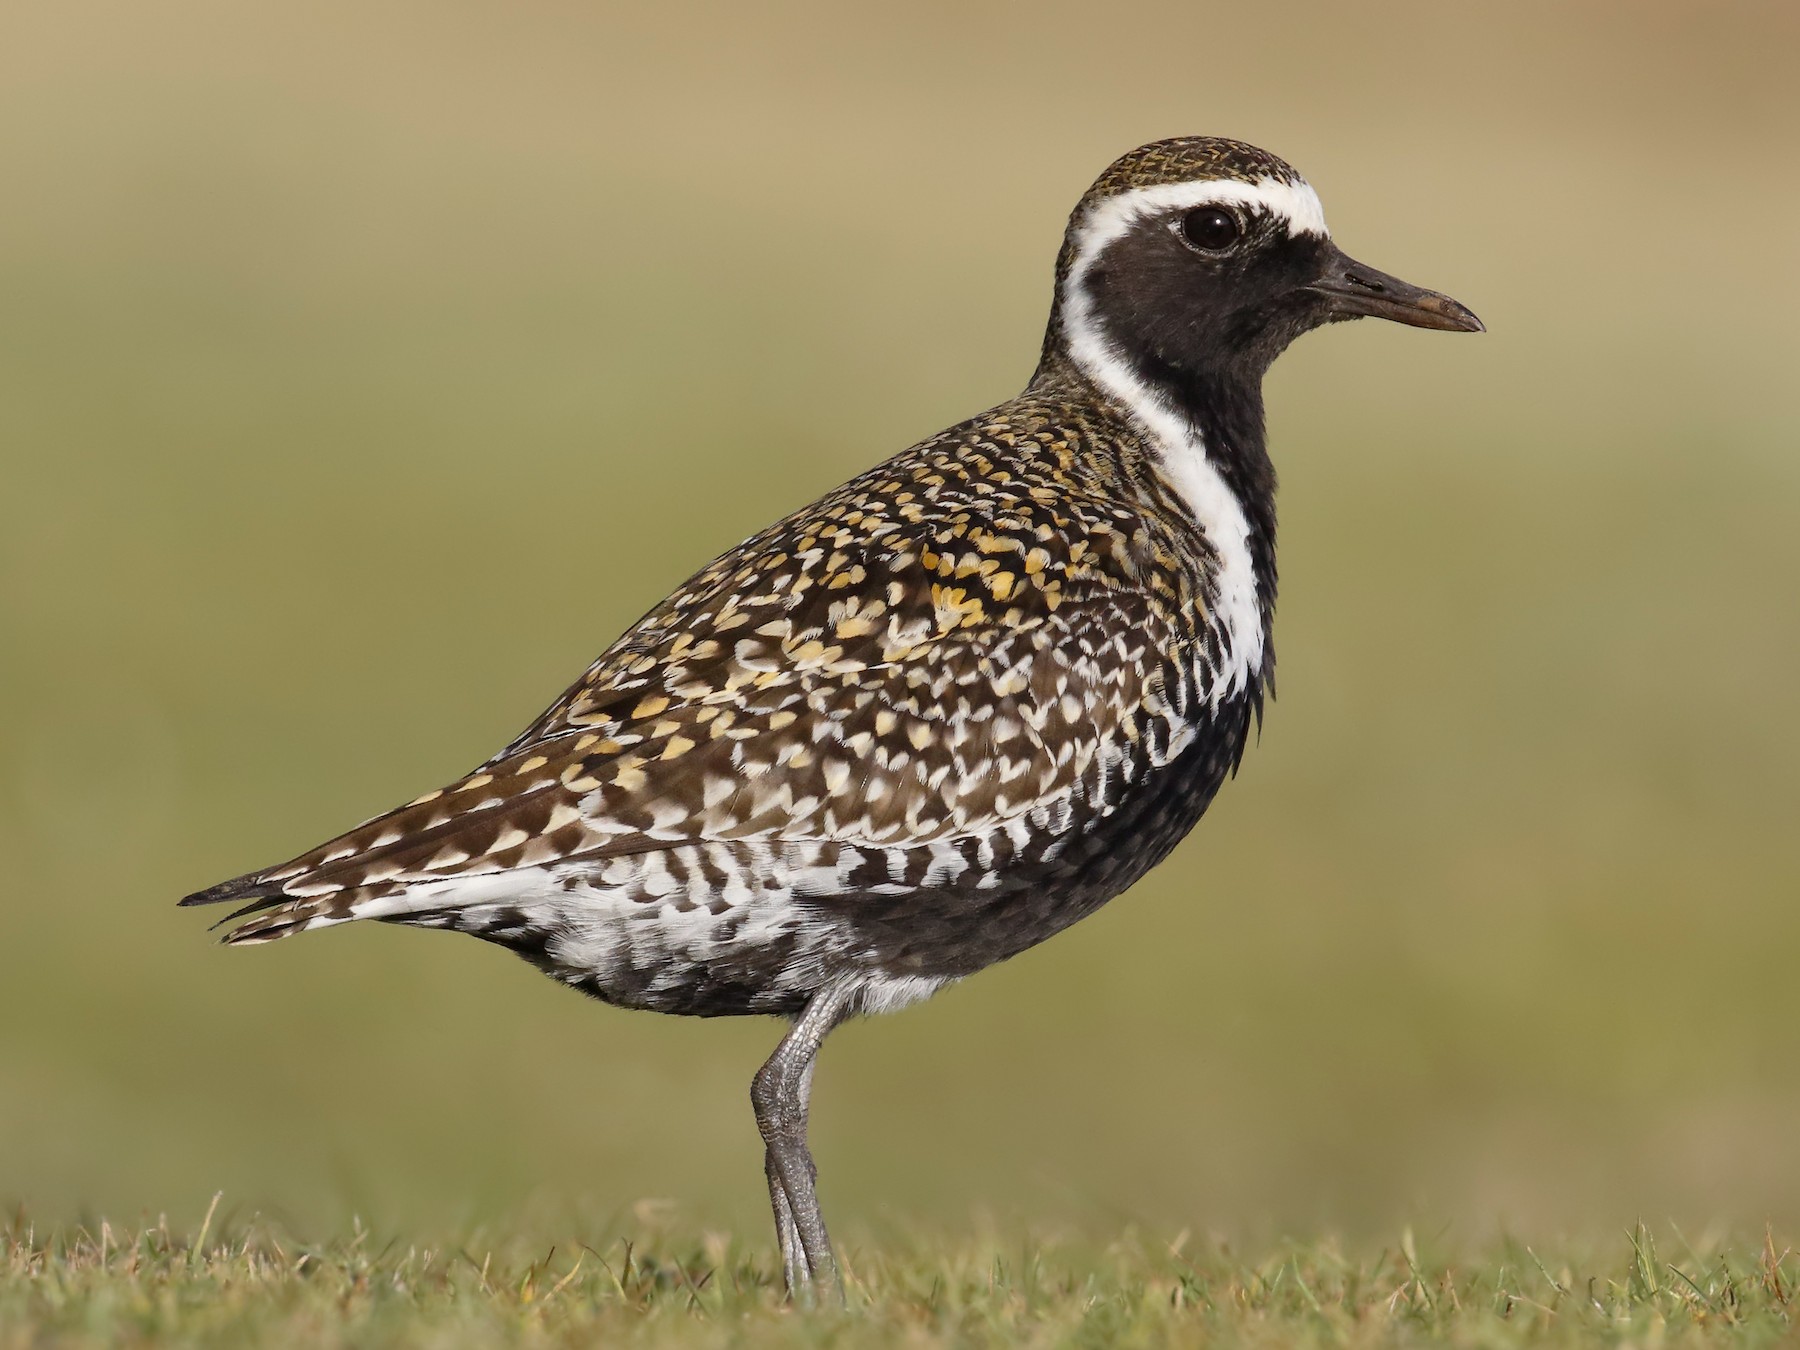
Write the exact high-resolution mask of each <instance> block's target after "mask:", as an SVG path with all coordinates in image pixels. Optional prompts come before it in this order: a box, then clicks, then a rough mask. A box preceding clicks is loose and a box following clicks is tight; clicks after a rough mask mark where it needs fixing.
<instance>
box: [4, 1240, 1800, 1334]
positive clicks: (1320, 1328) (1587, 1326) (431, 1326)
mask: <svg viewBox="0 0 1800 1350" xmlns="http://www.w3.org/2000/svg"><path fill="white" fill-rule="evenodd" d="M209 1220H210V1216H209ZM1431 1246H1432V1242H1431V1241H1430V1240H1428V1239H1421V1238H1415V1236H1414V1234H1413V1232H1412V1230H1410V1229H1408V1230H1406V1231H1404V1232H1403V1233H1401V1234H1399V1235H1398V1236H1397V1237H1396V1238H1395V1239H1394V1240H1393V1241H1392V1242H1390V1243H1388V1244H1387V1245H1385V1246H1382V1245H1380V1244H1373V1245H1370V1246H1369V1247H1367V1248H1366V1249H1362V1248H1350V1247H1347V1246H1345V1245H1344V1244H1341V1243H1340V1242H1338V1241H1336V1240H1333V1239H1329V1238H1315V1239H1309V1240H1304V1241H1281V1242H1274V1243H1270V1244H1267V1245H1265V1246H1262V1247H1260V1248H1258V1249H1257V1250H1242V1249H1239V1248H1237V1247H1235V1246H1233V1245H1231V1244H1229V1243H1224V1242H1220V1241H1216V1240H1201V1239H1197V1238H1195V1237H1194V1236H1193V1235H1191V1234H1187V1233H1181V1234H1175V1235H1167V1236H1165V1235H1152V1234H1149V1233H1144V1232H1136V1231H1130V1232H1126V1233H1124V1234H1122V1235H1120V1236H1118V1237H1117V1238H1116V1239H1115V1240H1113V1241H1111V1242H1108V1243H1105V1244H1103V1245H1095V1244H1089V1243H1084V1242H1082V1241H1078V1240H1071V1239H1066V1238H1044V1237H1039V1238H1029V1239H1019V1240H1004V1239H1001V1238H998V1237H995V1236H993V1235H991V1234H990V1235H988V1236H985V1237H982V1238H968V1237H965V1238H963V1239H960V1240H947V1239H927V1238H925V1237H924V1236H922V1235H912V1236H906V1235H896V1234H892V1233H882V1234H879V1235H868V1234H862V1235H854V1236H853V1237H852V1239H851V1240H850V1241H849V1242H847V1243H846V1244H845V1250H846V1255H847V1257H848V1262H849V1267H850V1274H851V1278H850V1293H849V1298H848V1307H846V1308H842V1309H840V1308H835V1307H833V1308H827V1309H824V1310H811V1311H809V1310H802V1309H797V1308H794V1307H791V1306H789V1305H787V1304H786V1303H785V1302H784V1301H783V1299H782V1297H781V1295H780V1290H779V1286H778V1276H777V1274H776V1272H775V1270H774V1267H773V1265H772V1262H771V1258H770V1253H769V1252H767V1251H765V1250H763V1249H762V1246H761V1244H748V1245H746V1244H744V1243H741V1242H738V1241H736V1240H733V1239H731V1238H727V1237H725V1236H722V1235H718V1234H695V1235H690V1236H687V1237H685V1238H683V1237H680V1236H676V1235H668V1234H665V1235H664V1236H662V1237H660V1238H658V1239H656V1240H655V1242H654V1244H653V1245H650V1246H640V1245H637V1244H635V1243H634V1242H633V1241H632V1240H631V1239H630V1238H628V1237H624V1236H618V1235H615V1236H613V1237H611V1238H609V1239H606V1240H604V1241H600V1242H598V1243H597V1244H596V1245H589V1244H587V1243H584V1242H581V1241H571V1242H570V1243H568V1244H559V1245H557V1246H555V1247H549V1248H545V1249H543V1250H536V1251H534V1250H532V1249H530V1248H528V1247H526V1246H524V1245H523V1244H521V1243H520V1242H519V1241H518V1240H516V1239H515V1240H507V1239H505V1238H503V1237H500V1236H498V1235H495V1234H481V1233H472V1234H469V1235H467V1236H466V1240H462V1241H453V1242H448V1243H445V1244H442V1245H431V1246H426V1245H415V1244H411V1243H408V1242H406V1241H404V1240H403V1239H395V1240H390V1241H382V1242H377V1241H376V1240H375V1239H374V1238H373V1237H372V1236H371V1235H370V1234H369V1233H367V1232H364V1231H361V1230H358V1231H355V1232H353V1233H352V1234H351V1235H349V1236H348V1237H343V1238H340V1239H337V1240H333V1241H329V1242H325V1243H322V1244H319V1245H312V1244H306V1243H300V1242H296V1241H294V1240H292V1239H291V1238H287V1237H284V1236H283V1235H282V1234H281V1233H280V1232H278V1231H277V1230H276V1229H275V1228H273V1227H271V1226H269V1225H267V1224H264V1223H263V1222H261V1221H251V1222H249V1223H247V1224H245V1225H243V1227H242V1228H241V1230H240V1231H231V1232H220V1231H218V1230H217V1228H215V1227H214V1226H213V1225H212V1224H211V1223H210V1221H209V1223H207V1224H204V1225H202V1226H201V1228H200V1229H199V1230H198V1231H196V1232H194V1233H180V1232H176V1231H172V1230H171V1229H170V1228H169V1227H168V1226H167V1224H166V1223H151V1224H146V1225H140V1226H135V1227H121V1226H119V1225H115V1224H113V1223H110V1222H105V1221H93V1222H90V1223H88V1224H85V1225H81V1226H73V1227H66V1228H55V1229H42V1228H39V1227H37V1226H35V1225H34V1224H33V1223H32V1221H31V1219H30V1218H29V1216H27V1215H23V1214H21V1215H16V1216H14V1218H13V1220H12V1221H11V1223H10V1224H9V1226H8V1227H7V1229H6V1232H5V1248H4V1260H3V1265H0V1350H13V1348H14V1347H24V1346H40V1345H48V1344H55V1345H60V1346H88V1345H94V1346H100V1345H105V1346H142V1347H154V1346H171V1345H183V1346H233V1347H237V1346H260V1345H271V1346H274V1345H282V1346H285V1345H307V1346H319V1347H325V1346H340V1345H342V1346H349V1345H355V1346H358V1347H373V1346H431V1347H450V1346H462V1345H470V1346H477V1345H479V1346H484V1347H485V1346H514V1345H517V1346H562V1345H570V1346H573V1345H583V1346H587V1345H596V1344H604V1345H616V1344H621V1343H623V1344H631V1345H683V1346H688V1345H697V1346H710V1345H724V1344H732V1345H751V1346H755V1345H764V1344H769V1345H773V1344H783V1345H786V1344H799V1345H833V1346H856V1345H863V1344H877V1343H879V1344H889V1343H903V1344H906V1345H919V1346H931V1345H940V1344H945V1345H948V1344H955V1345H1007V1346H1012V1345H1025V1346H1060V1345H1075V1346H1112V1345H1133V1346H1154V1345H1195V1344H1202V1345H1208V1344H1218V1345H1249V1346H1393V1345H1427V1344H1433V1345H1435V1344H1445V1345H1455V1346H1482V1347H1506V1346H1542V1345H1552V1346H1554V1345H1588V1344H1594V1345H1615V1346H1690V1345H1691V1346H1712V1345H1730V1346H1739V1345H1743V1346H1763V1345H1778V1344H1794V1343H1796V1342H1797V1341H1800V1332H1797V1330H1796V1317H1797V1316H1800V1299H1797V1298H1796V1288H1797V1286H1800V1258H1797V1257H1796V1256H1795V1254H1794V1253H1793V1252H1792V1251H1790V1250H1789V1249H1788V1248H1787V1247H1785V1246H1784V1245H1783V1244H1782V1243H1781V1242H1780V1241H1779V1239H1778V1238H1776V1237H1775V1236H1774V1235H1772V1234H1764V1235H1762V1236H1761V1237H1760V1238H1746V1239H1744V1240H1741V1241H1727V1240H1719V1239H1705V1240H1700V1239H1696V1240H1695V1241H1692V1242H1690V1241H1689V1240H1688V1239H1687V1238H1685V1237H1683V1236H1682V1235H1681V1234H1680V1233H1678V1232H1675V1231H1672V1230H1671V1231H1657V1230H1654V1229H1652V1228H1649V1227H1644V1226H1639V1227H1638V1228H1637V1229H1635V1230H1634V1231H1632V1232H1628V1233H1621V1234H1618V1235H1617V1237H1616V1238H1615V1239H1614V1240H1611V1241H1607V1242H1602V1243H1596V1244H1593V1245H1591V1246H1589V1247H1586V1248H1583V1249H1581V1250H1574V1249H1571V1250H1568V1251H1548V1250H1545V1249H1543V1248H1542V1247H1539V1246H1536V1245H1535V1244H1529V1243H1527V1242H1525V1241H1522V1240H1519V1239H1516V1238H1515V1239H1502V1240H1498V1241H1495V1242H1492V1243H1489V1244H1486V1245H1485V1246H1484V1247H1482V1248H1481V1249H1478V1250H1471V1251H1468V1252H1464V1253H1461V1254H1433V1253H1432V1252H1431V1250H1430V1248H1431Z"/></svg>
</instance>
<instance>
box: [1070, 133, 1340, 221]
mask: <svg viewBox="0 0 1800 1350" xmlns="http://www.w3.org/2000/svg"><path fill="white" fill-rule="evenodd" d="M1218 180H1228V181H1234V182H1238V183H1265V182H1269V181H1274V182H1277V183H1283V184H1289V185H1292V184H1298V183H1303V182H1305V179H1303V178H1301V177H1300V175H1299V174H1298V173H1296V172H1295V171H1294V169H1293V166H1291V165H1290V164H1288V163H1287V162H1286V161H1285V160H1283V159H1281V158H1279V157H1278V156H1276V155H1271V154H1270V153H1269V152H1268V151H1267V150H1259V149H1257V147H1256V146H1254V145H1246V144H1245V143H1244V142H1243V141H1233V140H1228V139H1227V138H1225V137H1223V136H1173V137H1170V138H1169V139H1168V140H1163V141H1152V142H1150V144H1148V145H1140V146H1139V147H1138V148H1137V149H1135V150H1132V151H1128V152H1127V153H1125V154H1123V155H1120V156H1119V157H1118V158H1117V159H1115V160H1114V161H1113V162H1112V163H1111V164H1109V165H1107V166H1106V169H1105V171H1104V172H1103V173H1102V174H1101V175H1100V176H1099V177H1098V178H1096V179H1095V180H1094V185H1093V186H1092V187H1090V188H1089V189H1088V190H1087V193H1086V194H1085V195H1084V196H1083V198H1082V204H1083V205H1091V204H1092V203H1094V202H1098V201H1101V200H1103V199H1105V198H1107V197H1116V196H1119V195H1120V194H1121V193H1126V192H1131V191H1134V190H1136V189H1138V188H1147V187H1164V186H1168V185H1171V184H1176V183H1202V182H1208V181H1218Z"/></svg>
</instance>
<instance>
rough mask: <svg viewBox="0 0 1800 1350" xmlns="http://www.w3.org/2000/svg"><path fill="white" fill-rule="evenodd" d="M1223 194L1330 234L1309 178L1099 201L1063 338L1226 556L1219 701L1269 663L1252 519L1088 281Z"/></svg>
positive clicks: (1085, 228) (1069, 288) (1212, 694)
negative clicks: (1138, 364) (1122, 242)
mask: <svg viewBox="0 0 1800 1350" xmlns="http://www.w3.org/2000/svg"><path fill="white" fill-rule="evenodd" d="M1213 203H1219V204H1228V205H1240V206H1248V207H1260V208H1262V209H1264V210H1267V211H1270V212H1272V213H1274V214H1276V215H1278V216H1279V217H1281V218H1282V219H1283V220H1285V221H1286V222H1287V230H1288V234H1289V235H1290V236H1292V235H1297V234H1303V233H1304V234H1316V235H1319V236H1320V237H1326V235H1327V231H1326V229H1325V213H1324V210H1323V209H1322V208H1321V207H1320V205H1319V198H1318V195H1317V194H1316V193H1314V192H1313V190H1312V188H1310V187H1308V186H1307V185H1306V184H1305V183H1304V182H1301V183H1284V182H1282V181H1280V180H1279V179H1274V178H1264V179H1260V180H1259V181H1257V182H1255V183H1240V182H1236V181H1234V180H1230V179H1221V180H1214V181H1210V182H1203V183H1163V184H1159V185H1157V186H1155V187H1147V188H1138V189H1136V190H1135V191H1132V192H1125V193H1121V194H1120V195H1119V196H1117V197H1110V198H1108V199H1107V200H1106V201H1103V202H1101V203H1099V204H1098V205H1097V206H1095V207H1093V208H1092V209H1091V210H1090V211H1089V212H1088V214H1087V216H1086V218H1085V219H1083V220H1082V222H1081V224H1080V225H1079V226H1078V227H1077V234H1076V250H1075V257H1074V260H1073V262H1072V263H1071V264H1070V267H1069V277H1068V281H1067V282H1066V283H1065V290H1064V293H1063V296H1062V302H1063V309H1062V313H1063V337H1064V339H1065V341H1067V342H1068V344H1069V355H1070V356H1071V357H1072V358H1073V359H1074V361H1075V364H1076V365H1077V366H1079V367H1080V368H1081V370H1082V372H1083V373H1084V374H1086V375H1087V376H1088V378H1090V379H1091V380H1093V381H1094V382H1095V383H1096V384H1098V385H1099V386H1100V387H1101V388H1102V389H1104V390H1106V391H1107V393H1109V394H1111V395H1112V396H1113V397H1114V398H1116V399H1118V401H1119V402H1120V403H1122V404H1123V405H1124V406H1125V408H1126V410H1127V411H1129V412H1130V413H1131V415H1132V417H1133V418H1134V419H1136V421H1137V422H1138V424H1139V425H1140V426H1142V427H1143V429H1144V430H1145V432H1147V433H1148V435H1149V437H1150V440H1151V442H1152V443H1153V444H1154V445H1155V447H1156V450H1157V454H1158V458H1159V459H1160V460H1161V468H1162V472H1163V476H1164V477H1165V478H1167V479H1168V481H1169V483H1170V485H1171V486H1173V487H1174V488H1175V489H1176V491H1177V492H1179V493H1180V494H1181V498H1182V500H1183V501H1185V502H1186V503H1187V507H1188V510H1189V511H1190V512H1191V513H1192V514H1193V517H1194V520H1195V521H1196V522H1197V523H1198V524H1199V526H1200V529H1201V532H1202V533H1204V534H1205V535H1206V538H1207V542H1208V543H1210V544H1211V545H1212V546H1213V549H1214V551H1215V552H1216V553H1217V554H1218V555H1219V572H1218V576H1217V578H1216V579H1215V580H1216V585H1217V587H1218V593H1217V595H1216V596H1215V597H1214V603H1215V605H1216V611H1215V612H1214V613H1213V614H1212V615H1209V616H1208V617H1209V618H1211V619H1212V620H1213V621H1214V622H1215V623H1216V624H1217V625H1218V627H1219V630H1220V639H1221V642H1220V645H1221V646H1222V647H1223V648H1224V653H1223V655H1224V662H1223V665H1222V667H1221V669H1220V670H1219V671H1218V678H1217V680H1216V681H1215V683H1214V685H1213V687H1212V688H1211V689H1209V690H1208V691H1207V699H1208V701H1209V702H1210V703H1212V704H1213V705H1214V706H1215V707H1216V706H1217V705H1218V704H1219V703H1220V702H1221V701H1222V700H1224V699H1226V698H1232V697H1235V696H1237V695H1238V694H1241V693H1242V692H1243V691H1244V689H1245V688H1246V687H1247V686H1248V685H1249V683H1250V680H1251V679H1252V678H1253V677H1254V676H1255V675H1256V674H1258V673H1259V672H1260V671H1261V670H1262V663H1263V615H1262V605H1261V603H1260V601H1259V600H1258V598H1257V594H1256V568H1255V564H1254V562H1253V560H1252V558H1251V554H1250V521H1249V519H1248V518H1247V517H1246V516H1245V515H1244V508H1243V504H1242V503H1240V502H1239V501H1238V499H1237V494H1236V493H1234V492H1233V491H1232V490H1231V488H1230V486H1229V485H1228V484H1227V483H1226V482H1225V480H1224V478H1222V477H1221V476H1220V475H1219V471H1218V469H1217V468H1215V467H1214V466H1213V463H1212V460H1211V459H1209V458H1208V457H1207V453H1206V442H1205V440H1204V438H1202V436H1201V435H1200V429H1199V428H1198V427H1196V426H1194V424H1193V423H1192V422H1190V421H1189V420H1188V419H1187V418H1186V417H1184V416H1182V415H1181V414H1180V413H1178V412H1176V411H1175V409H1173V408H1172V407H1170V406H1169V403H1168V401H1167V400H1166V399H1164V398H1163V397H1162V396H1161V395H1159V394H1158V393H1157V392H1156V391H1155V390H1153V389H1151V388H1150V386H1149V385H1147V384H1145V383H1144V382H1143V381H1142V380H1140V379H1139V378H1138V377H1137V374H1136V372H1134V371H1133V370H1132V369H1131V367H1130V366H1129V365H1127V364H1126V363H1125V362H1124V361H1123V360H1122V359H1120V356H1119V353H1118V351H1117V350H1116V349H1115V348H1114V346H1113V344H1112V343H1111V342H1110V341H1108V339H1107V337H1106V334H1105V333H1104V332H1102V331H1101V327H1100V323H1099V321H1098V320H1097V319H1096V318H1095V317H1094V298H1093V296H1092V295H1090V294H1089V293H1088V289H1087V285H1086V281H1087V275H1088V273H1089V272H1090V271H1091V270H1092V269H1093V266H1094V263H1095V262H1096V261H1097V260H1098V259H1099V257H1100V255H1101V254H1102V253H1104V252H1105V251H1106V249H1107V247H1108V246H1109V245H1110V244H1112V243H1113V242H1114V241H1115V240H1117V239H1119V238H1120V237H1122V236H1123V235H1124V234H1125V233H1126V231H1128V230H1129V229H1131V227H1132V226H1133V225H1134V224H1136V223H1137V222H1138V221H1140V220H1142V219H1143V218H1144V217H1145V216H1146V215H1151V214H1155V213H1157V212H1162V211H1176V210H1191V209H1192V208H1194V207H1196V206H1206V205H1211V204H1213Z"/></svg>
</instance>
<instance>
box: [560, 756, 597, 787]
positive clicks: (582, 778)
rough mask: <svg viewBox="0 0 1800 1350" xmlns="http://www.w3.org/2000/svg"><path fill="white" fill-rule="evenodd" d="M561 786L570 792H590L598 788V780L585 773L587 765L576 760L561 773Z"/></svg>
mask: <svg viewBox="0 0 1800 1350" xmlns="http://www.w3.org/2000/svg"><path fill="white" fill-rule="evenodd" d="M561 781H562V785H563V786H564V787H566V788H568V789H569V791H570V792H592V791H593V790H594V789H595V788H597V787H599V786H600V780H599V779H598V778H595V777H593V776H592V775H591V774H589V773H588V771H587V764H586V762H584V761H582V760H577V761H576V762H575V763H573V764H571V765H570V766H569V767H568V768H566V769H564V770H563V771H562V780H561Z"/></svg>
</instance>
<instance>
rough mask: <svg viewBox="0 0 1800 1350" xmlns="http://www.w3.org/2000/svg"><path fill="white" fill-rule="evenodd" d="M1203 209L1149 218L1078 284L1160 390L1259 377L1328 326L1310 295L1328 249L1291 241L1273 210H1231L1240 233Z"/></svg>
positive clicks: (1113, 341) (1106, 329)
mask: <svg viewBox="0 0 1800 1350" xmlns="http://www.w3.org/2000/svg"><path fill="white" fill-rule="evenodd" d="M1199 209H1202V208H1192V207H1190V208H1187V209H1185V210H1183V209H1177V210H1172V211H1160V212H1151V213H1147V214H1146V215H1144V216H1143V217H1142V218H1140V219H1139V220H1137V221H1136V222H1135V223H1134V224H1133V225H1132V227H1131V228H1130V229H1129V230H1128V231H1127V232H1126V233H1125V234H1123V235H1122V236H1120V237H1119V238H1118V239H1115V240H1113V241H1112V242H1111V243H1110V244H1108V245H1107V246H1106V247H1105V249H1104V250H1102V252H1101V253H1100V256H1099V257H1097V258H1096V259H1095V260H1094V261H1093V263H1092V264H1091V265H1090V266H1089V267H1088V269H1087V271H1086V273H1085V274H1084V275H1083V276H1081V277H1079V278H1076V279H1075V280H1076V284H1079V285H1080V286H1081V287H1082V288H1083V289H1084V290H1085V292H1086V294H1087V297H1088V300H1089V305H1088V320H1089V322H1091V323H1095V324H1097V325H1099V327H1100V329H1101V335H1102V336H1103V337H1104V338H1105V340H1106V342H1107V344H1108V345H1109V346H1111V347H1112V348H1113V349H1114V350H1116V351H1118V352H1119V354H1120V355H1121V356H1123V357H1124V358H1125V360H1126V361H1127V363H1128V364H1130V365H1131V366H1132V367H1133V368H1134V369H1136V370H1138V371H1140V372H1141V373H1143V374H1144V375H1145V376H1146V377H1148V378H1150V379H1151V380H1153V381H1154V382H1156V383H1158V384H1165V385H1173V386H1175V387H1176V388H1179V387H1180V386H1182V385H1183V384H1187V383H1191V382H1199V383H1205V384H1219V383H1223V384H1241V383H1252V382H1255V381H1259V380H1260V379H1261V378H1262V375H1263V373H1264V372H1265V371H1266V370H1267V369H1268V366H1269V363H1270V362H1272V361H1273V360H1274V359H1275V358H1276V357H1277V356H1279V355H1280V354H1281V352H1282V351H1283V349H1285V348H1286V347H1287V345H1288V344H1289V343H1290V342H1292V341H1293V340H1294V339H1295V338H1297V337H1299V336H1300V335H1301V334H1302V333H1304V332H1307V331H1308V330H1310V329H1312V328H1316V327H1318V326H1319V325H1320V324H1323V323H1325V322H1327V321H1328V320H1329V318H1330V315H1329V313H1328V311H1327V309H1326V306H1325V305H1324V304H1323V303H1322V301H1321V300H1320V299H1319V297H1318V296H1316V295H1314V294H1313V293H1311V292H1310V291H1308V290H1307V289H1306V288H1307V287H1308V286H1309V285H1310V284H1311V283H1312V282H1314V281H1316V280H1317V279H1318V278H1319V276H1320V274H1321V270H1322V268H1323V265H1324V261H1325V259H1326V257H1327V255H1328V246H1327V244H1326V242H1325V241H1324V240H1322V239H1320V238H1318V237H1316V236H1314V235H1311V234H1299V235H1289V234H1288V231H1287V222H1286V220H1285V219H1283V218H1281V217H1279V216H1276V215H1275V214H1273V213H1272V212H1270V211H1267V210H1258V209H1255V208H1251V207H1242V206H1237V207H1233V208H1231V219H1232V220H1233V221H1234V223H1235V224H1236V225H1237V227H1238V228H1237V229H1236V230H1234V231H1229V232H1228V231H1227V230H1225V229H1222V228H1218V227H1217V224H1216V222H1202V221H1196V220H1195V219H1193V217H1194V215H1195V213H1196V211H1197V210H1199ZM1202 232H1203V233H1204V237H1203V238H1201V239H1199V240H1198V241H1197V240H1196V239H1194V238H1192V237H1190V236H1191V235H1194V234H1196V233H1202ZM1228 233H1230V234H1232V235H1234V236H1235V237H1230V238H1228V237H1226V236H1227V234H1228ZM1208 243H1216V244H1217V245H1218V246H1217V247H1207V244H1208Z"/></svg>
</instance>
